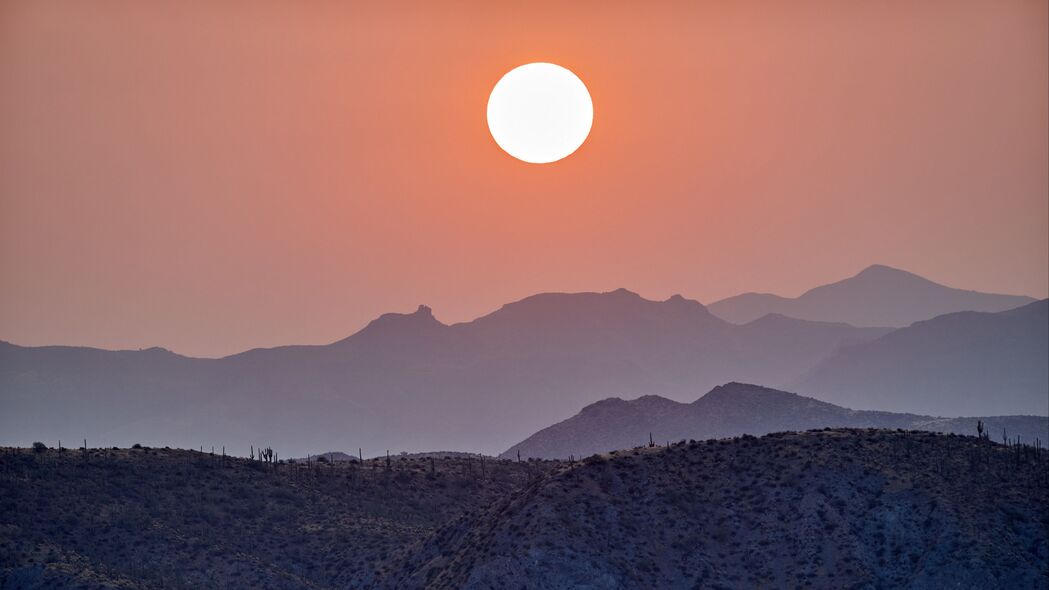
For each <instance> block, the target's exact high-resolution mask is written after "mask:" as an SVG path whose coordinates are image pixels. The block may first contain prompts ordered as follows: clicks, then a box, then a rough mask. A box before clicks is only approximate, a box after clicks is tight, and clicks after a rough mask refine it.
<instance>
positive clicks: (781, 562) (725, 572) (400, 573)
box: [384, 430, 1049, 590]
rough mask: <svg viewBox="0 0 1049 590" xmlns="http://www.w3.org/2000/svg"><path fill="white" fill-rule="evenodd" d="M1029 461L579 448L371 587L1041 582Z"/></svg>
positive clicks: (898, 437) (739, 444)
mask: <svg viewBox="0 0 1049 590" xmlns="http://www.w3.org/2000/svg"><path fill="white" fill-rule="evenodd" d="M1047 467H1049V465H1047V463H1046V454H1045V452H1044V451H1041V452H1040V453H1034V452H1033V451H1031V450H1030V449H1028V450H1026V451H1025V452H1024V453H1023V454H1020V453H1018V452H1017V451H1016V450H1015V449H1011V448H1007V447H1005V446H1002V445H998V444H995V443H992V442H989V441H985V440H978V439H976V438H974V437H958V436H953V435H942V434H933V433H919V432H902V431H901V432H897V431H877V430H834V431H824V432H809V433H801V434H775V435H768V436H766V437H763V438H760V439H755V438H753V437H745V438H743V439H736V440H720V441H717V440H712V441H707V442H683V443H678V444H673V445H672V446H671V447H670V448H654V449H643V450H634V451H628V452H618V453H613V454H611V455H608V456H594V457H591V458H589V459H587V460H585V461H584V462H583V463H582V464H576V465H572V466H566V467H563V468H561V469H558V470H556V471H555V472H553V473H551V474H550V475H548V476H545V477H543V478H542V479H541V480H540V481H538V482H536V483H534V484H533V485H531V486H529V487H528V488H526V490H525V491H524V492H523V493H520V494H518V495H516V496H514V497H511V498H507V499H504V500H502V501H500V502H498V503H497V504H496V505H495V506H493V507H491V508H490V509H489V510H487V511H486V512H484V513H481V514H480V515H478V516H475V517H473V518H464V519H461V520H458V521H456V522H454V523H452V524H450V525H448V526H445V527H443V528H442V529H441V530H440V531H439V532H438V533H437V534H435V535H434V536H432V537H431V538H429V539H428V540H426V541H424V542H422V543H419V544H417V545H416V546H415V547H413V548H412V549H411V550H408V551H406V552H404V553H402V554H401V555H399V556H398V557H397V558H396V559H395V560H394V562H393V563H392V564H391V565H390V567H388V568H387V569H386V571H388V572H391V574H390V575H389V576H388V577H387V578H386V579H385V580H384V584H385V587H387V588H432V589H437V588H455V589H479V588H514V589H516V588H549V589H561V588H563V589H568V588H589V589H592V590H597V589H609V590H611V589H639V590H640V589H648V588H664V589H676V588H680V589H692V588H903V587H906V588H918V589H922V588H1044V587H1046V584H1049V546H1047V537H1046V527H1047V525H1049V513H1047V509H1049V502H1047V497H1046V494H1047V492H1046V490H1047V481H1046V468H1047Z"/></svg>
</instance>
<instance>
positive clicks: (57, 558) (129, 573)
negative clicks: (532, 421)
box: [0, 445, 556, 589]
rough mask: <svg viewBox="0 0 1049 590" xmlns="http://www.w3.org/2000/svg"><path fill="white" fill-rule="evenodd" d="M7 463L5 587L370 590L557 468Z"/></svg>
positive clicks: (79, 460) (106, 455) (21, 453)
mask: <svg viewBox="0 0 1049 590" xmlns="http://www.w3.org/2000/svg"><path fill="white" fill-rule="evenodd" d="M40 447H43V445H39V446H36V445H35V446H34V448H33V449H32V450H27V449H21V450H15V449H0V587H3V588H78V587H79V588H129V589H131V588H141V589H144V588H253V589H255V588H257V589H264V588H347V587H367V586H370V585H372V581H373V579H374V577H375V576H376V574H377V573H380V574H388V573H389V572H384V571H383V564H384V563H385V561H386V560H387V559H388V558H389V557H390V556H391V555H392V554H393V553H394V552H395V551H396V550H397V549H399V548H401V547H402V546H404V545H406V544H410V543H412V542H414V541H418V540H420V539H423V538H425V537H427V536H428V535H429V534H431V533H432V532H433V531H434V530H435V529H436V528H437V527H438V526H440V525H441V524H443V523H445V522H447V521H449V520H450V519H452V518H457V517H459V516H460V515H462V514H464V513H467V512H470V511H471V510H476V509H479V508H482V507H485V506H487V505H488V504H490V503H492V502H493V501H495V499H497V498H502V497H505V496H507V495H509V494H511V493H512V492H513V491H514V490H517V489H520V488H521V487H522V486H524V485H526V484H527V483H528V482H529V480H530V479H533V480H534V479H535V478H537V477H538V475H539V473H540V471H541V470H542V469H545V468H549V467H553V466H555V465H556V464H554V463H537V462H531V463H515V462H510V461H493V460H491V459H488V460H486V461H485V464H484V471H483V473H482V470H481V462H480V461H479V459H478V458H477V457H457V458H452V459H444V458H426V459H414V458H407V457H405V458H401V457H394V458H392V460H391V461H390V462H389V464H387V462H386V459H385V458H382V459H376V460H369V461H366V462H365V463H364V464H363V465H362V464H360V463H358V462H356V461H354V462H338V463H336V464H332V463H327V464H323V463H317V462H312V463H310V464H309V465H307V464H305V463H300V464H290V463H279V462H264V461H251V460H247V459H233V458H229V457H223V456H221V454H211V453H208V452H203V453H202V452H198V451H185V450H173V449H150V448H142V447H139V448H135V449H89V450H88V451H86V452H85V451H84V450H83V449H64V450H61V451H59V450H54V449H52V450H48V449H46V448H40Z"/></svg>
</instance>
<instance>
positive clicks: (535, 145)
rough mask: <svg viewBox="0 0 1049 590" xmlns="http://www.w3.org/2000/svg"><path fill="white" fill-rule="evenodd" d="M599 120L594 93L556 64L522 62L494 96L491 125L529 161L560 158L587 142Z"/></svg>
mask: <svg viewBox="0 0 1049 590" xmlns="http://www.w3.org/2000/svg"><path fill="white" fill-rule="evenodd" d="M593 123H594V104H593V102H591V100H590V92H589V91H587V89H586V85H585V84H583V81H582V80H580V79H579V77H578V76H576V75H575V74H573V73H572V72H571V71H569V70H567V69H565V68H563V67H561V66H559V65H555V64H551V63H530V64H525V65H523V66H519V67H516V68H514V69H512V70H510V71H509V72H507V74H506V75H505V76H503V77H502V78H501V79H500V80H499V82H497V83H496V85H495V88H493V89H492V94H491V96H489V97H488V129H489V131H491V132H492V137H493V138H494V139H495V142H496V143H497V144H499V147H501V148H503V151H505V152H506V153H508V154H510V155H511V156H513V157H515V158H517V159H518V160H523V161H525V162H530V163H532V164H547V163H550V162H556V161H557V160H560V159H562V158H564V157H566V156H568V155H570V154H571V153H572V152H574V151H576V150H577V149H579V146H581V145H583V142H584V141H586V138H587V136H588V135H590V127H591V126H592V125H593Z"/></svg>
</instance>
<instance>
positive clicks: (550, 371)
mask: <svg viewBox="0 0 1049 590" xmlns="http://www.w3.org/2000/svg"><path fill="white" fill-rule="evenodd" d="M1036 319H1037V318H1036ZM1009 329H1012V330H1015V331H1017V332H1018V333H1020V334H1027V333H1028V332H1030V328H1028V327H1025V326H1023V325H1022V322H1020V323H1018V324H1016V325H1013V326H1012V327H1011V328H1009ZM891 333H892V329H891V328H857V327H853V326H851V325H848V324H846V323H842V322H820V321H811V320H802V319H797V318H792V317H788V316H785V315H777V314H767V315H765V316H763V317H761V318H758V319H756V320H754V321H752V322H749V323H747V324H743V325H737V324H733V323H731V322H727V321H725V320H723V319H721V318H719V317H717V316H716V315H714V314H713V313H711V312H710V311H709V310H708V309H707V308H706V307H704V306H703V305H702V304H700V303H699V302H696V301H692V300H689V299H686V298H684V297H681V296H674V297H670V298H669V299H666V300H664V301H653V300H648V299H645V298H643V297H641V296H639V295H637V294H636V293H632V292H630V291H627V290H625V289H618V290H615V291H611V292H607V293H545V294H539V295H534V296H531V297H527V298H524V299H522V300H520V301H516V302H513V303H508V304H506V305H504V306H502V307H501V308H500V309H498V310H496V311H495V312H493V313H491V314H488V315H486V316H483V317H480V318H477V319H476V320H473V321H470V322H464V323H459V324H452V325H447V324H444V323H442V322H440V321H438V320H437V318H436V317H434V314H433V312H432V310H431V309H430V308H429V307H426V306H419V308H418V309H416V310H415V311H414V312H411V313H389V314H384V315H382V316H380V317H379V318H377V319H375V320H374V321H373V322H371V323H370V324H368V325H367V326H366V327H365V328H363V329H362V330H360V331H358V332H357V333H355V334H353V335H351V336H349V337H347V338H344V339H342V340H339V341H337V342H334V343H332V344H328V345H309V346H282V347H277V348H269V349H254V350H249V351H246V352H243V353H240V354H236V355H232V356H229V357H225V358H221V359H194V358H187V357H182V356H179V355H177V354H174V353H171V352H169V351H165V350H163V349H148V350H141V351H104V350H97V349H90V348H76V347H61V346H46V347H33V348H30V347H20V346H16V345H13V344H8V343H0V444H10V445H23V446H24V445H28V444H29V443H30V442H31V441H34V440H44V441H47V442H50V443H52V444H53V443H54V442H55V441H57V440H58V439H64V440H74V439H80V440H82V439H84V438H87V439H89V444H99V445H107V446H108V445H118V446H128V445H131V444H134V443H142V444H152V445H173V446H177V447H182V448H197V447H199V446H201V445H204V446H205V447H210V446H212V445H214V446H216V447H219V446H226V447H227V449H228V451H229V452H231V453H234V454H238V455H244V456H246V455H247V454H248V450H249V445H254V446H256V447H260V446H261V447H267V446H269V447H272V448H273V449H274V450H275V451H276V452H277V453H279V455H280V456H281V457H295V456H299V457H302V456H306V455H307V454H309V453H312V452H314V451H317V450H321V449H338V448H343V449H351V450H352V449H357V448H363V449H364V452H365V455H366V456H376V455H380V454H384V453H385V452H386V450H390V451H391V452H394V453H398V452H401V451H418V450H427V449H447V450H450V451H469V452H482V453H493V452H498V451H501V450H503V449H506V448H507V447H508V446H510V445H511V444H513V443H515V442H517V441H520V440H521V439H523V438H524V437H526V436H528V435H529V434H531V433H533V432H535V431H537V430H539V429H540V428H543V427H545V426H547V425H549V424H551V423H553V422H555V421H557V420H559V419H561V418H563V417H564V416H566V415H570V414H571V413H572V412H574V411H576V410H577V409H578V408H580V407H582V406H584V405H586V404H588V403H591V402H595V401H597V400H600V399H604V398H607V397H609V396H618V397H636V396H637V395H639V394H644V393H651V394H658V395H661V396H664V397H668V398H671V399H678V400H685V399H688V400H690V399H693V398H694V396H695V395H696V393H697V392H699V391H706V390H709V389H710V388H712V387H714V386H715V385H718V384H721V383H726V382H730V381H741V382H749V383H762V384H766V385H771V386H784V385H785V384H791V383H798V382H801V381H802V380H804V379H806V378H807V377H808V376H809V375H811V374H812V373H811V371H812V369H813V368H814V367H816V366H817V365H819V364H820V363H822V362H824V361H825V360H827V359H828V358H831V357H834V356H835V355H836V354H838V353H839V352H840V351H842V350H844V349H850V350H851V349H854V348H855V347H856V346H859V345H862V344H864V343H871V342H873V341H875V340H877V339H879V338H884V337H888V336H891ZM995 337H996V338H1000V337H1001V336H1000V335H999V336H995ZM1017 358H1019V359H1020V361H1021V362H1014V361H1015V359H1013V360H1010V359H1009V358H1005V357H1001V356H994V355H992V356H989V357H988V358H987V359H986V360H983V359H979V358H976V359H973V358H967V359H964V360H962V361H960V362H964V363H965V364H966V365H968V366H969V370H982V371H986V372H988V373H1000V372H1001V370H1000V367H997V366H995V365H994V363H999V364H1001V363H1008V364H1007V365H1006V366H1008V368H1009V370H1011V371H1013V372H1014V373H1016V375H1017V379H1018V380H1022V379H1026V380H1027V381H1028V382H1029V383H1030V385H1028V386H1027V387H1028V388H1027V389H1024V390H1022V391H1020V392H1018V396H1019V397H1018V398H1016V399H1027V400H1029V399H1030V398H1031V396H1033V395H1037V394H1041V392H1039V391H1038V390H1037V389H1036V388H1034V386H1036V385H1038V383H1039V379H1040V378H1039V377H1038V375H1039V371H1041V372H1044V367H1045V364H1046V361H1045V360H1044V359H1041V360H1039V359H1035V358H1033V357H1031V356H1030V355H1026V356H1023V357H1022V358H1021V357H1017ZM1032 365H1033V366H1032ZM944 370H947V369H944ZM947 377H949V375H947V376H945V378H947ZM1018 382H1019V381H1018ZM898 388H899V392H900V395H910V396H914V395H920V394H921V390H920V389H917V388H915V387H909V386H908V384H907V383H901V384H899V387H898ZM801 390H803V391H810V390H809V389H806V388H801ZM841 392H842V393H848V391H847V390H842V391H841ZM836 393H839V391H838V390H834V391H829V392H828V393H827V395H830V394H836ZM966 395H970V394H969V393H967V394H966ZM1016 399H1013V400H1012V401H1016ZM983 401H984V403H985V404H986V406H985V407H987V408H992V410H991V411H980V412H976V414H981V415H982V414H1006V413H1030V410H1027V409H1026V408H1027V407H1029V406H1014V405H1010V404H1007V403H1004V402H999V401H998V400H996V399H994V398H993V397H990V396H989V395H984V396H983ZM1005 401H1006V402H1009V401H1010V400H1009V399H1006V400H1005ZM932 402H934V403H936V404H937V405H938V409H936V410H935V411H928V412H925V413H936V414H953V412H954V409H955V408H956V405H955V404H954V400H953V399H951V397H950V396H949V395H944V396H941V397H938V398H936V399H934V400H932ZM999 407H1000V409H993V408H999ZM879 409H895V408H894V407H893V406H885V407H884V408H879ZM1038 413H1042V412H1038ZM1047 413H1049V410H1047Z"/></svg>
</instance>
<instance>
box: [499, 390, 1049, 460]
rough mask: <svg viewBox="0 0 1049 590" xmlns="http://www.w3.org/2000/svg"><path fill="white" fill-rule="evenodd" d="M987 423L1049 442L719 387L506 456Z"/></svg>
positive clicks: (635, 405) (569, 425) (577, 428)
mask: <svg viewBox="0 0 1049 590" xmlns="http://www.w3.org/2000/svg"><path fill="white" fill-rule="evenodd" d="M978 420H980V421H982V422H983V423H984V425H985V427H986V428H987V429H988V432H990V433H991V434H992V435H993V436H995V437H1000V436H1001V434H1002V432H1003V429H1004V430H1005V431H1006V432H1007V433H1008V436H1009V437H1016V436H1017V435H1019V436H1020V437H1021V439H1022V440H1024V441H1028V442H1034V440H1035V439H1036V438H1040V439H1041V440H1042V441H1043V442H1045V441H1049V417H1041V416H991V417H972V418H938V417H934V416H920V415H916V414H899V413H893V412H874V411H858V410H851V409H849V408H843V407H841V406H836V405H834V404H829V403H827V402H822V401H819V400H816V399H813V398H810V397H803V396H800V395H798V394H796V393H789V392H786V391H779V390H776V389H772V388H769V387H762V386H760V385H751V384H747V383H728V384H726V385H719V386H717V387H715V388H714V389H712V390H711V391H710V392H709V393H707V394H706V395H704V396H702V397H700V398H699V399H697V400H696V401H694V402H692V403H687V404H686V403H680V402H676V401H673V400H669V399H666V398H663V397H659V396H654V395H648V396H643V397H639V398H637V399H633V400H622V399H619V398H611V399H605V400H601V401H599V402H596V403H593V404H590V405H589V406H587V407H585V408H583V409H582V410H581V411H580V412H579V413H578V414H576V415H575V416H572V417H571V418H569V419H567V420H565V421H563V422H559V423H557V424H554V425H552V426H549V427H547V428H544V429H543V430H540V431H539V432H536V433H535V434H533V435H532V436H530V437H528V438H526V439H525V440H523V441H522V442H520V443H518V444H516V445H514V446H512V447H510V448H509V449H508V450H507V451H506V452H504V453H503V454H502V455H500V456H501V457H502V458H506V459H511V458H515V457H517V455H518V453H520V456H521V457H522V458H532V457H534V458H537V459H567V458H569V457H570V456H573V455H574V456H575V457H585V456H588V455H592V454H594V453H607V452H609V451H613V450H617V449H629V448H632V447H636V446H640V445H644V444H645V443H647V442H648V441H649V436H650V435H651V436H652V440H653V441H654V442H655V443H656V444H657V445H662V444H665V443H666V442H668V441H669V442H677V441H679V440H682V439H686V440H688V439H697V440H704V439H711V438H725V437H734V436H741V435H743V434H749V435H753V436H761V435H764V434H769V433H772V432H787V431H805V430H812V429H817V428H886V429H897V428H902V429H905V430H928V431H932V432H953V433H955V434H966V435H975V434H976V423H977V421H978Z"/></svg>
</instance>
